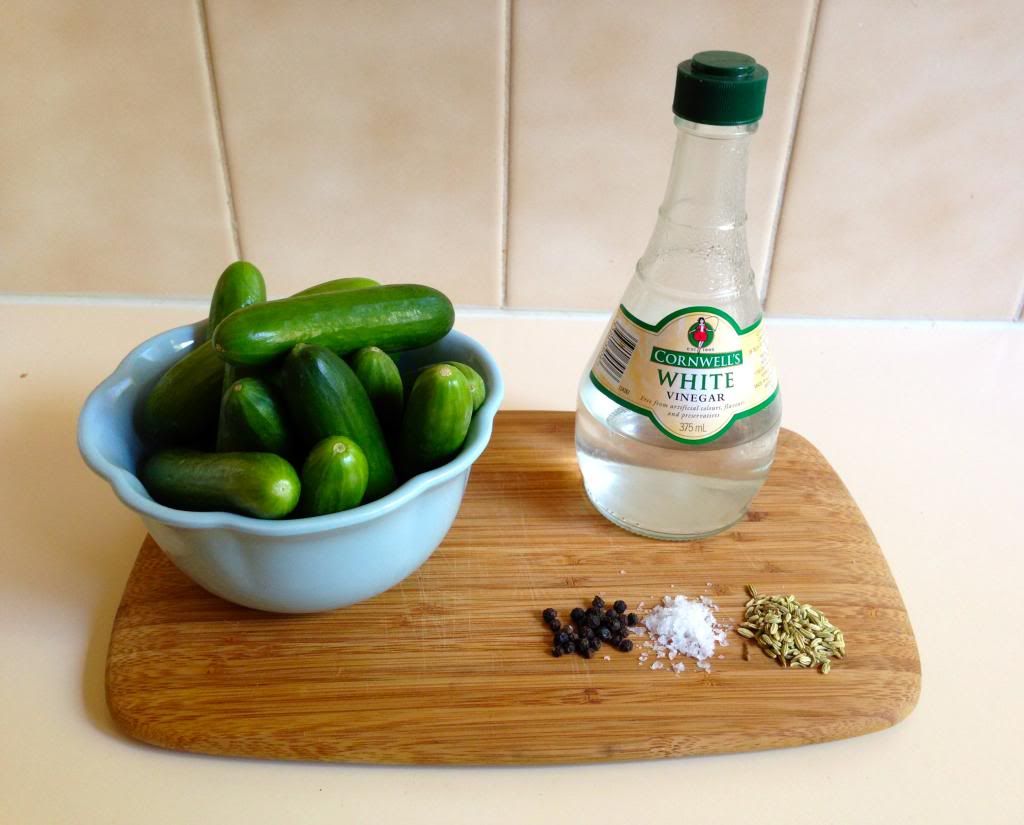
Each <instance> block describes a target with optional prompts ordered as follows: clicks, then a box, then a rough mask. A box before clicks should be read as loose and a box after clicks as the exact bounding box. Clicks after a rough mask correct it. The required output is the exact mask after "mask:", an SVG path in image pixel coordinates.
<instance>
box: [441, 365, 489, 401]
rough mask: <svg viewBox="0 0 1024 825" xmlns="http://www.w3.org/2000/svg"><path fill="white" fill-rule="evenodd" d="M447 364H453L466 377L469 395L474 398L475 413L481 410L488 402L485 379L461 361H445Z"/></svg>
mask: <svg viewBox="0 0 1024 825" xmlns="http://www.w3.org/2000/svg"><path fill="white" fill-rule="evenodd" d="M445 363H446V364H451V365H452V366H453V367H455V368H456V369H457V370H458V371H459V372H461V373H462V374H463V375H464V376H465V377H466V383H467V384H469V394H470V395H471V396H472V397H473V412H476V411H477V410H479V409H480V407H481V405H482V404H483V403H484V401H485V400H487V385H486V384H484V379H483V377H482V376H481V375H480V373H478V372H477V371H476V370H475V369H473V368H472V367H471V366H470V365H469V364H463V363H462V362H461V361H445Z"/></svg>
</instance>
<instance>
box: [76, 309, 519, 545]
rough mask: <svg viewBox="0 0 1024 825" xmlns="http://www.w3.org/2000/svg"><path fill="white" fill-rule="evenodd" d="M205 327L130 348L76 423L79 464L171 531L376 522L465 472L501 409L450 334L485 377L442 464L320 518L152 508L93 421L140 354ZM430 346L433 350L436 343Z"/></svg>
mask: <svg viewBox="0 0 1024 825" xmlns="http://www.w3.org/2000/svg"><path fill="white" fill-rule="evenodd" d="M205 326H206V322H205V321H197V322H195V323H192V324H184V325H182V326H179V327H174V328H173V329H169V330H165V331H164V332H161V333H158V334H157V335H154V336H153V337H151V338H148V339H146V340H145V341H143V342H142V343H141V344H139V345H138V346H136V347H135V348H134V349H132V351H131V352H129V353H128V354H127V355H126V356H125V357H124V358H123V359H122V360H121V363H119V364H118V365H117V368H116V369H115V370H114V371H113V372H112V373H111V374H110V375H109V376H108V377H107V378H106V379H104V380H103V381H102V382H101V383H100V384H99V386H97V387H96V389H94V390H93V391H92V392H91V393H89V396H88V397H87V398H86V400H85V403H84V404H83V405H82V411H81V413H80V414H79V418H78V449H79V451H80V452H81V454H82V457H83V458H84V459H85V463H86V464H87V465H89V467H90V468H91V469H92V470H93V472H95V473H96V474H97V475H99V476H100V477H101V478H103V479H104V480H106V481H107V482H108V483H109V484H110V486H111V487H113V489H114V493H115V495H116V496H117V497H118V498H119V499H120V500H121V501H122V502H123V503H124V504H125V505H126V506H128V507H129V508H130V509H132V510H134V511H135V512H137V513H139V514H140V515H142V516H143V517H148V518H151V519H154V520H156V521H158V522H162V523H163V524H167V525H171V526H173V527H180V528H185V529H190V530H199V529H201V530H218V529H221V530H222V529H230V530H235V531H237V532H239V533H244V534H250V535H258V536H282V537H286V536H287V537H290V536H302V535H311V534H315V533H326V532H329V531H332V530H337V529H340V528H344V527H349V526H351V525H354V524H361V523H363V522H367V521H371V520H373V519H376V518H379V517H380V516H383V515H386V514H387V513H390V512H392V511H393V510H396V509H398V508H399V507H401V506H402V505H403V504H405V503H407V502H409V501H411V500H412V499H414V498H416V497H417V496H419V495H420V494H421V493H423V492H424V491H425V490H429V489H430V488H432V487H436V486H438V485H439V484H442V483H443V482H445V481H448V480H449V479H451V478H454V477H455V476H457V475H459V474H460V473H463V472H466V471H467V470H468V469H469V467H470V466H471V465H472V464H473V462H474V461H476V459H477V458H479V457H480V454H481V453H483V451H484V449H485V448H486V447H487V443H488V442H489V441H490V438H491V431H492V429H493V426H494V416H495V414H496V413H497V411H498V408H499V407H500V406H501V401H502V398H503V396H504V394H505V386H504V382H503V381H502V378H501V372H500V370H499V369H498V365H497V362H495V360H494V358H493V356H492V355H491V354H490V353H489V352H488V351H487V350H486V349H485V348H484V346H483V345H482V344H480V343H479V342H478V341H476V340H475V339H474V338H471V337H470V336H468V335H466V334H465V333H462V332H458V331H457V330H454V329H453V330H451V331H450V332H448V334H447V335H446V336H445V337H444V338H442V339H440V341H450V342H451V343H452V344H455V345H456V346H459V347H462V348H466V349H469V350H471V351H472V353H473V355H474V357H476V358H478V359H479V360H480V361H481V362H482V363H483V364H484V365H485V367H486V369H485V372H487V373H489V374H488V375H485V376H484V377H485V380H486V383H487V398H486V399H485V400H484V403H483V404H482V405H481V407H480V409H479V410H477V411H476V413H474V415H473V422H472V424H471V425H470V429H469V434H468V435H467V436H466V442H465V444H464V445H463V447H462V450H461V451H460V452H459V454H458V455H457V456H455V458H453V459H452V460H451V461H449V462H448V463H447V464H444V465H442V466H440V467H437V468H436V469H433V470H430V471H428V472H426V473H421V474H419V475H416V476H413V477H412V478H411V479H409V480H408V481H406V482H405V483H403V484H402V485H401V486H399V487H397V488H396V489H395V490H393V491H392V492H390V493H388V494H387V495H386V496H384V497H382V498H379V499H377V500H376V501H373V502H370V503H369V504H361V505H359V506H358V507H354V508H353V509H351V510H345V511H342V512H340V513H332V514H330V515H326V516H311V517H306V518H293V519H282V520H269V519H258V518H253V517H251V516H242V515H238V514H236V513H227V512H221V511H193V510H178V509H175V508H173V507H166V506H164V505H163V504H158V503H157V502H156V501H154V500H153V499H152V498H150V497H149V496H148V495H142V494H141V493H139V492H138V490H137V489H135V487H134V486H133V484H132V481H134V482H136V483H138V484H139V486H140V487H141V486H142V485H141V482H139V478H138V476H137V475H136V474H135V473H132V472H130V471H129V470H127V469H125V468H124V467H121V466H119V465H117V464H114V463H113V462H112V461H110V460H109V459H108V458H107V457H106V456H105V455H104V454H103V451H102V449H101V448H100V447H99V445H98V444H97V443H96V440H97V438H96V436H97V428H98V427H100V426H102V424H101V423H100V422H98V421H97V420H96V418H97V416H98V415H99V414H100V410H99V407H100V404H101V401H102V400H103V399H105V398H107V397H111V396H113V394H114V391H115V387H116V386H117V385H119V384H121V383H122V382H124V381H126V380H127V381H130V382H134V380H135V379H134V365H135V363H136V362H137V361H138V360H140V358H141V357H142V354H143V353H144V352H145V351H147V350H149V349H151V348H153V347H155V346H160V345H161V344H164V343H165V339H166V341H167V342H170V341H171V340H173V339H174V338H175V337H176V336H178V335H183V334H184V335H191V337H192V340H193V342H194V341H196V340H197V339H198V335H199V334H200V333H201V332H202V330H203V329H204V328H205ZM440 341H439V342H437V343H440ZM193 346H194V344H193ZM430 346H436V343H435V344H432V345H430ZM424 349H425V348H424Z"/></svg>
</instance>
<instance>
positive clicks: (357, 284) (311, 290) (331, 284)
mask: <svg viewBox="0 0 1024 825" xmlns="http://www.w3.org/2000/svg"><path fill="white" fill-rule="evenodd" d="M371 286H380V282H379V281H375V280H373V278H335V279H334V280H333V281H324V282H323V283H322V284H317V285H316V286H310V287H306V289H303V290H302V291H300V292H296V293H295V294H294V295H292V297H293V298H297V297H299V296H300V295H320V294H322V293H324V292H348V291H351V290H353V289H366V288H367V287H371Z"/></svg>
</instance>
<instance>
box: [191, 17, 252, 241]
mask: <svg viewBox="0 0 1024 825" xmlns="http://www.w3.org/2000/svg"><path fill="white" fill-rule="evenodd" d="M196 13H197V14H198V15H199V30H200V34H201V36H202V40H203V58H204V60H205V61H206V77H207V81H208V82H209V86H210V102H211V105H212V106H213V125H214V129H215V130H216V132H217V152H218V160H219V161H220V171H221V177H222V179H223V184H224V198H225V201H226V203H227V207H228V219H229V220H230V223H231V241H232V243H233V244H234V247H235V258H237V259H239V260H241V258H242V257H243V256H242V238H241V234H240V233H239V231H238V213H237V212H236V211H235V195H234V187H233V186H232V184H231V167H230V165H229V164H228V148H227V144H226V143H225V141H224V118H223V117H222V115H221V111H220V95H219V94H218V93H217V76H216V75H215V74H214V71H213V47H212V45H211V43H210V27H209V24H208V23H207V20H206V0H196Z"/></svg>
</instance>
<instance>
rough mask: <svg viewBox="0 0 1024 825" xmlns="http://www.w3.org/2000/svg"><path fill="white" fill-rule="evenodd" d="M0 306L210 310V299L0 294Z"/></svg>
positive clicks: (150, 296)
mask: <svg viewBox="0 0 1024 825" xmlns="http://www.w3.org/2000/svg"><path fill="white" fill-rule="evenodd" d="M0 304H13V305H15V306H87V307H96V306H98V307H104V306H107V307H116V306H133V307H134V306H137V307H152V308H154V309H156V308H161V307H168V308H172V309H174V308H190V307H202V308H204V309H209V307H210V299H209V298H168V297H165V296H162V295H116V294H113V295H112V294H106V295H84V294H75V293H73V292H71V293H64V294H60V295H56V294H55V295H34V294H27V293H20V294H19V293H10V294H6V295H3V294H0Z"/></svg>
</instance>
